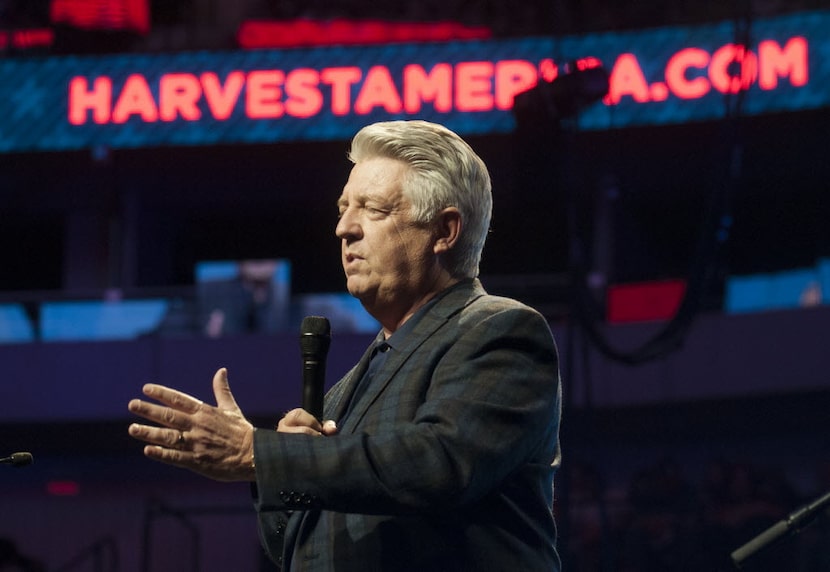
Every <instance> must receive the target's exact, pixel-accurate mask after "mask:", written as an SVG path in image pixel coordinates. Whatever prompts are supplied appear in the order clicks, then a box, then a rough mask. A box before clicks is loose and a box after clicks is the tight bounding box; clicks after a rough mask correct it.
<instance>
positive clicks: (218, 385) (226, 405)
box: [213, 367, 240, 411]
mask: <svg viewBox="0 0 830 572" xmlns="http://www.w3.org/2000/svg"><path fill="white" fill-rule="evenodd" d="M213 395H214V396H216V405H217V407H219V409H225V410H230V411H240V409H239V405H237V404H236V399H234V397H233V393H231V385H230V382H229V381H228V370H227V369H226V368H224V367H221V368H219V369H218V370H217V371H216V373H215V374H214V375H213Z"/></svg>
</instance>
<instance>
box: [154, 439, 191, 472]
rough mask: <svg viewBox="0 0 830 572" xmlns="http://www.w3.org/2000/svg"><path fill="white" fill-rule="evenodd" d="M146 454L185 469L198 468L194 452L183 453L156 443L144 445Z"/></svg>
mask: <svg viewBox="0 0 830 572" xmlns="http://www.w3.org/2000/svg"><path fill="white" fill-rule="evenodd" d="M144 456H146V457H148V458H150V459H154V460H156V461H161V462H162V463H167V464H168V465H175V466H177V467H182V468H184V469H190V470H196V468H195V465H194V461H193V454H192V453H183V452H182V451H177V450H176V449H167V448H165V447H159V446H156V445H147V446H146V447H144Z"/></svg>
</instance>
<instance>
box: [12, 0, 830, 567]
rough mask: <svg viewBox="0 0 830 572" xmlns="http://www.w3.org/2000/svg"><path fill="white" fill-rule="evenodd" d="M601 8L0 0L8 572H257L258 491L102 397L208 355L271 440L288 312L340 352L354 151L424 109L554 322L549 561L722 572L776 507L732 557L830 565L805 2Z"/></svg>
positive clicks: (815, 91)
mask: <svg viewBox="0 0 830 572" xmlns="http://www.w3.org/2000/svg"><path fill="white" fill-rule="evenodd" d="M626 4H631V3H619V2H612V1H611V0H590V1H588V0H583V1H579V0H561V1H557V0H554V1H551V2H543V1H541V0H531V1H528V2H511V1H508V0H490V1H484V0H469V1H465V0H459V1H451V2H433V1H426V0H421V1H414V0H410V1H407V2H389V3H378V2H366V1H365V0H342V1H339V2H322V1H307V2H288V1H284V0H235V1H230V0H226V1H223V0H74V1H73V0H0V368H2V380H0V445H2V449H3V450H2V451H0V457H6V456H10V455H11V454H12V453H15V452H24V451H25V452H31V454H32V456H33V458H34V463H33V464H31V465H30V466H22V467H14V466H13V465H14V464H15V463H13V462H12V458H11V457H7V458H6V459H4V465H5V466H3V467H0V569H2V570H48V571H50V572H51V571H66V572H72V571H86V570H96V571H103V572H116V571H118V572H121V571H123V572H139V571H141V572H165V571H173V570H176V571H182V570H192V571H194V572H201V571H204V572H214V571H216V572H219V571H228V570H242V571H259V570H269V569H270V568H269V565H268V564H267V563H266V561H265V559H264V557H263V555H262V552H261V549H260V547H259V543H258V540H257V535H256V528H255V518H254V512H253V508H252V506H251V502H250V495H249V490H248V487H247V486H241V485H238V484H222V483H213V482H210V481H206V480H204V479H202V478H200V477H197V476H195V475H191V474H189V473H184V472H183V471H179V470H175V469H172V468H168V467H165V466H160V465H158V464H156V463H153V462H151V461H148V460H146V459H145V458H144V457H143V456H142V453H141V446H140V444H138V442H136V441H133V440H131V439H130V438H129V437H128V436H127V426H128V424H129V423H130V421H131V420H132V419H131V416H130V414H129V413H128V412H127V408H126V404H127V402H128V401H129V399H131V398H132V397H136V396H138V394H139V392H140V389H141V385H142V384H143V383H145V382H148V381H156V382H160V383H165V384H169V385H173V386H175V387H178V388H181V389H183V390H185V391H188V392H190V393H192V394H193V395H196V396H198V397H200V398H202V399H205V400H210V399H212V395H211V393H210V379H211V376H212V374H213V372H214V371H215V370H216V369H217V368H218V367H221V366H226V367H228V369H229V371H230V377H231V383H232V387H233V388H234V391H235V393H236V395H237V400H238V401H239V402H240V405H241V407H242V409H243V410H244V411H245V412H246V414H248V415H249V417H250V418H251V419H252V420H253V421H255V422H256V424H257V425H258V426H260V427H272V426H274V424H275V423H276V422H277V420H278V419H279V416H280V414H281V413H282V412H283V411H285V410H288V409H291V408H293V407H295V406H297V405H298V404H299V402H300V375H301V372H300V357H299V346H298V340H297V334H298V332H299V329H298V328H299V324H300V321H301V320H302V318H303V316H305V315H310V314H322V315H326V316H329V317H330V319H331V321H332V328H333V341H332V349H331V354H330V356H329V362H328V368H327V374H328V381H329V383H333V381H335V380H336V379H337V378H338V377H339V376H340V375H342V374H343V373H344V372H345V371H346V370H347V369H348V368H349V367H350V366H351V365H352V363H353V362H354V360H356V356H358V355H359V352H362V351H363V348H365V346H366V345H367V344H368V343H369V341H370V340H371V339H372V337H373V335H374V333H375V332H376V328H377V324H376V323H375V322H374V321H373V320H372V319H371V318H370V317H369V316H367V315H366V314H365V313H364V312H363V310H362V308H361V307H360V306H359V305H356V304H355V303H354V301H352V300H351V299H350V298H349V297H348V295H346V294H345V293H344V280H343V278H342V272H341V268H340V260H339V245H338V241H337V239H336V237H335V236H334V225H335V223H336V207H335V202H336V199H337V197H338V195H339V193H340V190H341V188H342V186H343V184H344V182H345V180H346V178H347V176H348V172H349V169H350V164H349V163H348V160H347V159H346V151H347V149H348V144H349V140H350V138H351V136H352V135H353V134H354V133H355V132H356V131H357V130H358V129H359V128H360V127H361V126H362V125H364V124H367V123H370V122H373V121H378V120H385V119H413V118H424V119H428V120H432V121H436V122H439V123H443V124H446V125H447V126H448V127H450V128H452V129H454V130H455V131H457V132H458V133H459V134H461V135H462V136H463V137H465V139H467V140H468V141H469V142H470V144H471V145H472V146H473V148H474V149H476V150H477V152H478V153H479V154H480V155H481V156H482V158H483V159H484V160H485V162H486V163H487V165H488V167H489V169H490V172H491V176H492V179H493V193H494V217H493V221H492V230H491V234H490V237H489V239H488V244H487V247H486V248H485V253H484V260H483V263H482V267H481V275H482V280H483V282H484V285H485V287H487V289H488V290H489V291H490V292H491V293H496V294H504V295H509V296H512V297H515V298H518V299H520V300H523V301H525V302H527V303H528V304H531V305H533V306H534V307H536V308H538V309H539V310H540V311H541V312H543V313H544V314H545V316H546V317H547V318H548V320H549V322H550V325H551V328H552V329H553V332H554V335H555V336H556V338H557V342H558V345H559V351H560V356H561V360H562V374H563V390H564V411H563V425H562V447H563V459H564V463H563V469H562V471H560V473H559V474H558V475H557V482H556V488H555V497H556V500H555V504H554V506H553V510H554V512H555V514H556V517H557V522H558V525H559V529H560V540H559V546H560V553H561V555H562V557H563V561H564V569H565V570H567V571H574V572H577V571H579V572H585V571H623V572H638V571H685V570H689V571H692V570H694V571H700V570H713V571H719V570H730V569H737V568H738V563H736V562H735V558H734V552H735V551H736V550H737V549H738V548H740V547H743V546H744V545H745V544H746V543H749V542H750V541H751V540H753V539H755V538H756V537H758V535H760V534H761V533H762V532H764V531H765V530H767V529H768V528H770V527H772V526H774V525H779V532H780V533H781V534H777V535H776V537H777V538H776V539H775V542H772V543H770V544H763V543H762V545H760V546H757V547H753V549H752V550H751V551H749V554H748V555H747V557H746V559H745V560H741V562H740V564H741V567H742V569H745V570H750V571H765V570H770V571H772V570H774V571H781V570H788V571H790V570H791V571H795V572H813V571H822V570H828V569H830V520H828V519H827V516H826V510H825V505H826V504H827V499H825V497H824V495H826V494H827V493H828V492H830V420H829V419H830V417H829V416H828V415H827V411H828V408H830V374H829V373H828V372H830V351H828V347H830V346H828V342H827V337H826V336H827V332H828V329H830V306H828V300H830V222H828V221H830V183H828V181H830V161H828V148H830V89H828V86H830V63H828V62H830V38H828V36H827V30H830V2H827V1H826V0H801V1H798V2H793V1H784V0H755V1H750V0H728V1H726V2H713V1H704V2H685V1H680V2H672V3H665V2H656V1H654V0H647V1H642V2H637V3H633V4H631V5H626ZM15 458H17V457H15ZM811 503H812V504H811ZM806 506H809V507H810V510H808V511H807V513H806V515H805V513H798V514H799V519H795V522H791V523H790V524H788V525H785V526H781V522H782V521H783V520H784V519H786V518H787V517H788V515H792V514H793V513H794V512H795V511H798V510H799V509H801V508H802V507H806ZM808 525H809V526H808ZM756 548H757V549H756Z"/></svg>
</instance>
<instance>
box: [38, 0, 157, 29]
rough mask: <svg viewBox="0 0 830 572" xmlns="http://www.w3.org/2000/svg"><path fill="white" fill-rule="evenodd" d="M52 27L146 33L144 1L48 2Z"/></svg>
mask: <svg viewBox="0 0 830 572" xmlns="http://www.w3.org/2000/svg"><path fill="white" fill-rule="evenodd" d="M49 16H50V19H51V20H52V23H53V24H65V25H68V26H73V27H76V28H82V29H85V30H132V31H135V32H140V33H142V34H146V33H147V32H149V31H150V11H149V8H148V6H147V0H52V4H51V7H50V13H49Z"/></svg>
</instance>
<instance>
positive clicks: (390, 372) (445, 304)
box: [338, 279, 486, 432]
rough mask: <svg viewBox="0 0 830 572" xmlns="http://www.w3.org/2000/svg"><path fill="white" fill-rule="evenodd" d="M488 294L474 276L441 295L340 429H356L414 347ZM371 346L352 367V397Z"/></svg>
mask: <svg viewBox="0 0 830 572" xmlns="http://www.w3.org/2000/svg"><path fill="white" fill-rule="evenodd" d="M485 294H486V292H485V291H484V288H482V286H481V283H480V282H479V281H478V279H475V280H473V281H472V282H470V283H467V284H464V285H459V286H458V287H455V288H454V289H453V291H452V292H449V293H447V295H446V296H444V297H443V298H441V299H440V300H439V301H438V302H437V303H436V305H435V306H434V307H433V308H432V309H431V310H430V311H429V312H427V314H426V315H424V316H423V317H422V318H421V320H420V322H418V324H417V325H416V326H415V329H414V330H412V332H411V333H410V334H409V335H407V337H406V338H405V339H403V340H401V346H400V347H399V348H398V349H397V350H396V351H395V352H393V353H392V355H390V356H389V358H388V361H387V362H386V364H385V365H384V366H383V369H382V370H381V371H380V372H378V375H377V378H376V379H375V380H373V382H372V384H371V386H369V387H367V388H366V391H365V392H364V393H363V395H362V396H361V397H360V401H359V402H358V403H355V404H354V408H353V409H352V412H351V414H350V415H349V419H347V420H346V426H344V427H341V431H344V430H345V431H346V432H351V431H352V430H354V428H355V427H356V426H357V425H358V424H359V423H360V420H361V419H362V418H363V416H364V415H365V413H366V410H367V409H368V408H369V406H370V405H371V404H372V403H373V402H374V401H375V399H377V397H378V396H379V395H380V394H381V393H383V391H384V389H386V386H387V385H389V382H390V381H391V380H392V377H393V376H394V375H395V374H396V373H397V372H398V371H399V370H400V369H401V367H403V365H404V364H405V363H406V362H407V360H409V358H410V357H412V354H413V353H415V350H417V349H418V348H419V347H420V346H421V345H422V344H423V343H424V342H426V341H427V340H428V339H429V338H430V337H432V336H433V335H434V334H435V332H436V331H437V330H438V329H439V328H441V327H442V326H443V325H444V324H445V323H446V322H447V320H449V319H450V317H452V316H453V315H455V314H456V313H457V312H459V311H460V310H461V309H462V308H464V307H466V306H467V305H469V304H471V303H472V302H473V301H474V300H476V299H477V298H480V297H481V296H484V295H485ZM372 347H374V344H373V345H372V346H370V348H369V350H368V351H367V353H366V354H364V355H363V358H361V361H360V363H359V364H358V367H356V368H355V369H354V370H353V372H354V373H355V375H352V376H351V377H350V379H349V381H350V385H351V391H349V397H351V395H352V393H353V391H354V386H355V385H357V382H358V381H360V378H361V377H363V374H364V373H365V372H366V368H367V367H368V364H369V359H368V357H367V356H368V355H371V349H372ZM364 361H365V363H364ZM361 366H362V370H361V371H360V372H359V375H357V374H358V371H357V370H358V368H360V367H361ZM348 402H349V400H348V399H342V400H341V404H340V409H339V410H338V413H340V414H343V412H344V410H345V405H347V404H348Z"/></svg>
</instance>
